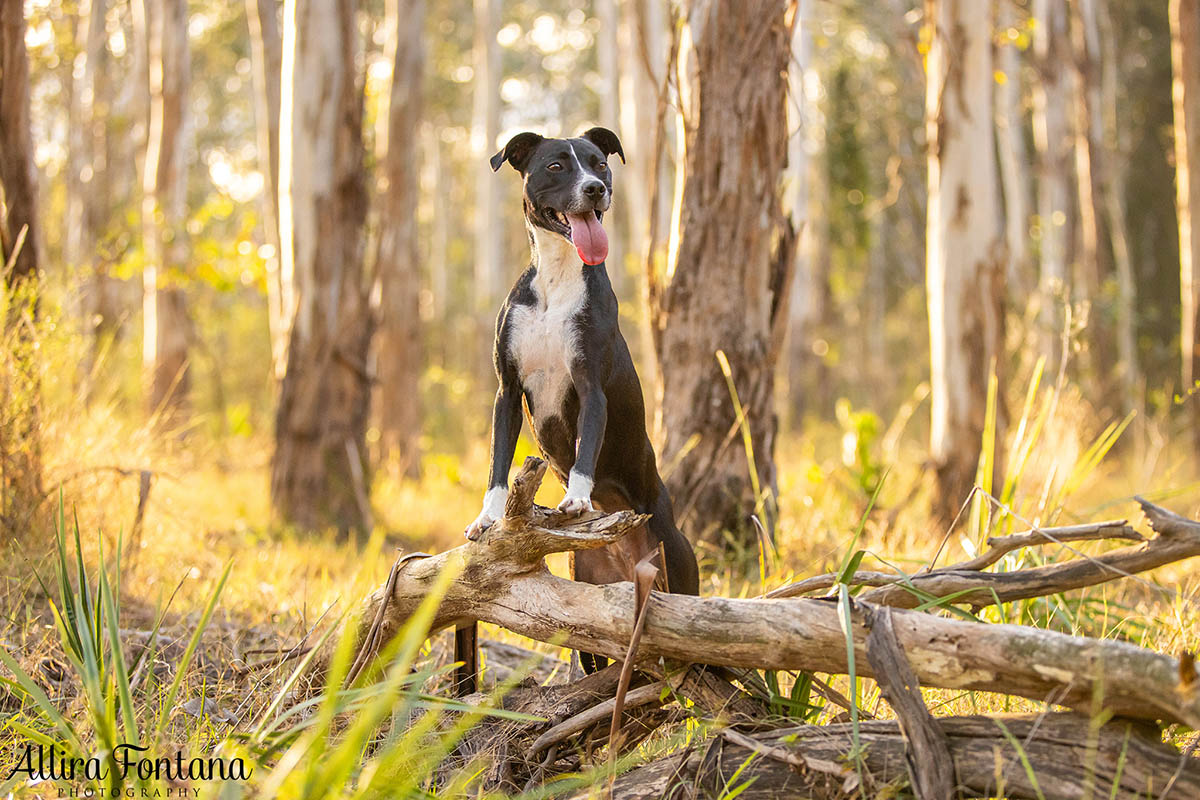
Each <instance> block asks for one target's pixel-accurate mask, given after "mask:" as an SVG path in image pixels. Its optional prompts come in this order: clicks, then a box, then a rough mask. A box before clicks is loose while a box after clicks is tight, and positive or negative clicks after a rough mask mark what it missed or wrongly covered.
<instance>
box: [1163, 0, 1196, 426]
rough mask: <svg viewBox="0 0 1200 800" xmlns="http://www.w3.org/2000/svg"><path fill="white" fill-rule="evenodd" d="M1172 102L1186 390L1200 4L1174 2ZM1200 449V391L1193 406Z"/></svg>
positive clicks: (1192, 368)
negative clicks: (1173, 105) (1173, 104)
mask: <svg viewBox="0 0 1200 800" xmlns="http://www.w3.org/2000/svg"><path fill="white" fill-rule="evenodd" d="M1168 13H1169V15H1170V19H1171V66H1172V70H1173V72H1174V80H1173V81H1172V91H1171V94H1172V97H1173V98H1174V103H1175V204H1176V213H1177V214H1178V216H1179V283H1180V287H1181V291H1182V301H1183V307H1182V316H1183V327H1182V331H1181V339H1180V341H1181V343H1182V350H1183V388H1184V391H1185V392H1187V391H1193V390H1194V387H1196V385H1197V380H1200V275H1197V271H1198V270H1200V0H1171V4H1170V10H1169V12H1168ZM1187 402H1188V404H1189V406H1190V407H1191V409H1192V433H1193V436H1194V437H1195V441H1196V444H1197V446H1200V391H1197V392H1195V393H1194V394H1193V395H1192V396H1191V397H1190V398H1189V400H1188V401H1187Z"/></svg>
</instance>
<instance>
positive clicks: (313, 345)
mask: <svg viewBox="0 0 1200 800" xmlns="http://www.w3.org/2000/svg"><path fill="white" fill-rule="evenodd" d="M356 12H357V3H356V2H355V0H337V2H318V1H317V0H287V3H286V5H285V9H284V47H283V78H282V82H281V89H282V94H281V103H280V131H283V132H286V134H285V135H282V138H281V141H280V152H279V184H280V185H279V206H280V209H279V223H280V240H281V242H282V245H283V250H282V257H283V258H282V264H281V270H282V273H283V276H284V281H285V282H287V281H291V282H293V284H294V286H295V293H296V299H295V302H296V312H295V317H294V319H293V320H292V324H291V329H290V332H289V341H288V349H287V364H286V368H285V372H284V377H283V382H282V384H281V386H280V395H279V407H278V409H277V411H276V416H275V455H274V458H273V460H272V464H271V500H272V504H273V506H274V508H275V511H276V513H277V514H278V516H279V517H280V518H282V519H283V520H284V521H285V522H288V523H290V524H293V525H296V526H298V527H300V528H305V529H310V530H311V529H318V528H323V527H335V528H337V529H338V530H339V531H341V532H343V533H345V532H347V531H349V530H350V529H369V528H370V527H371V520H370V516H371V514H370V506H369V502H368V499H367V487H368V485H369V484H368V481H367V475H366V472H367V469H366V458H365V455H366V445H365V436H366V421H367V409H368V401H369V398H370V376H369V375H368V374H367V366H366V365H367V351H368V347H369V344H370V340H371V335H372V321H371V314H370V309H369V306H368V286H367V280H366V278H365V275H364V269H363V246H364V245H363V225H364V221H365V219H366V208H367V198H366V188H365V186H364V179H363V170H362V160H363V144H362V115H363V95H362V92H361V90H360V88H359V86H358V85H357V81H356V73H355V67H354V65H355V55H356V51H357V50H358V43H357V35H356V31H357V27H356V21H355V16H356Z"/></svg>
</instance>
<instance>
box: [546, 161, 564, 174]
mask: <svg viewBox="0 0 1200 800" xmlns="http://www.w3.org/2000/svg"><path fill="white" fill-rule="evenodd" d="M546 169H548V170H550V171H551V172H562V164H560V163H558V162H557V161H554V162H551V163H550V164H547V165H546Z"/></svg>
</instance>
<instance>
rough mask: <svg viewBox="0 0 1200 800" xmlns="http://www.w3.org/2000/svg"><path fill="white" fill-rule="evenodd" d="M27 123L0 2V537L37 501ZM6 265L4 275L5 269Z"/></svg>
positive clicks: (20, 70) (34, 248) (16, 19)
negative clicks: (0, 306)
mask: <svg viewBox="0 0 1200 800" xmlns="http://www.w3.org/2000/svg"><path fill="white" fill-rule="evenodd" d="M35 174H36V173H35V169H34V163H33V141H32V137H31V134H30V117H29V61H28V60H27V58H26V54H25V6H24V3H23V2H22V0H0V269H3V270H4V274H3V278H2V279H0V284H2V285H0V290H2V291H4V292H5V293H9V292H11V294H9V297H8V302H7V303H6V305H7V311H8V313H7V314H6V315H5V319H3V320H0V339H2V340H3V341H4V344H5V349H4V351H3V353H2V354H0V535H3V536H5V537H6V538H11V537H13V536H19V535H22V534H24V533H25V532H26V531H28V530H29V529H30V527H31V517H32V512H33V510H34V509H35V508H36V506H37V502H38V500H39V499H40V498H41V497H42V496H43V492H42V482H41V447H40V438H39V434H38V398H39V385H38V374H37V370H36V365H35V362H34V358H35V357H36V355H37V354H36V352H35V351H34V346H35V344H36V342H35V341H34V337H32V336H30V335H28V332H29V328H28V327H27V326H26V325H25V324H23V322H24V320H25V319H26V318H27V315H36V314H37V297H38V269H39V262H38V255H39V250H38V227H37V224H36V214H37V183H36V180H35ZM10 264H11V268H9V265H10Z"/></svg>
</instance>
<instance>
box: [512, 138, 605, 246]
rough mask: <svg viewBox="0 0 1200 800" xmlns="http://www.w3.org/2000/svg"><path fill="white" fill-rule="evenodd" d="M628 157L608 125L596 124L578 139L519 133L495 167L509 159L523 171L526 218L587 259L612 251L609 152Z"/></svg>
mask: <svg viewBox="0 0 1200 800" xmlns="http://www.w3.org/2000/svg"><path fill="white" fill-rule="evenodd" d="M613 153H616V154H617V155H618V156H620V157H621V162H622V163H624V161H625V153H624V152H623V151H622V150H621V141H620V139H618V138H617V135H616V134H615V133H613V132H612V131H610V130H608V129H607V128H591V129H590V130H588V131H586V132H585V133H584V134H583V135H582V136H580V137H578V138H575V139H547V138H545V137H543V136H539V135H538V134H536V133H518V134H517V135H516V136H514V137H513V138H511V139H509V141H508V144H506V145H505V146H504V149H503V150H501V151H500V152H499V153H496V155H494V156H492V161H491V163H492V169H493V170H498V169H500V167H501V166H503V165H504V162H506V161H507V162H508V163H509V164H511V165H512V167H513V169H515V170H516V171H517V172H519V173H521V177H522V179H523V180H524V184H525V189H524V195H525V220H526V222H527V223H528V224H530V225H536V226H537V227H539V228H542V229H544V230H547V231H550V232H551V233H556V234H558V235H559V236H562V237H563V238H565V239H567V240H569V241H570V242H571V243H572V244H574V245H575V249H576V251H577V252H578V253H579V258H580V259H581V260H582V261H583V263H585V264H591V265H596V264H602V263H603V262H604V259H605V258H607V257H608V234H606V233H605V232H604V227H603V226H602V225H601V224H600V221H601V219H602V218H603V217H604V212H605V211H607V210H608V207H609V205H610V204H611V203H612V170H610V169H609V167H608V156H610V155H612V154H613Z"/></svg>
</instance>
